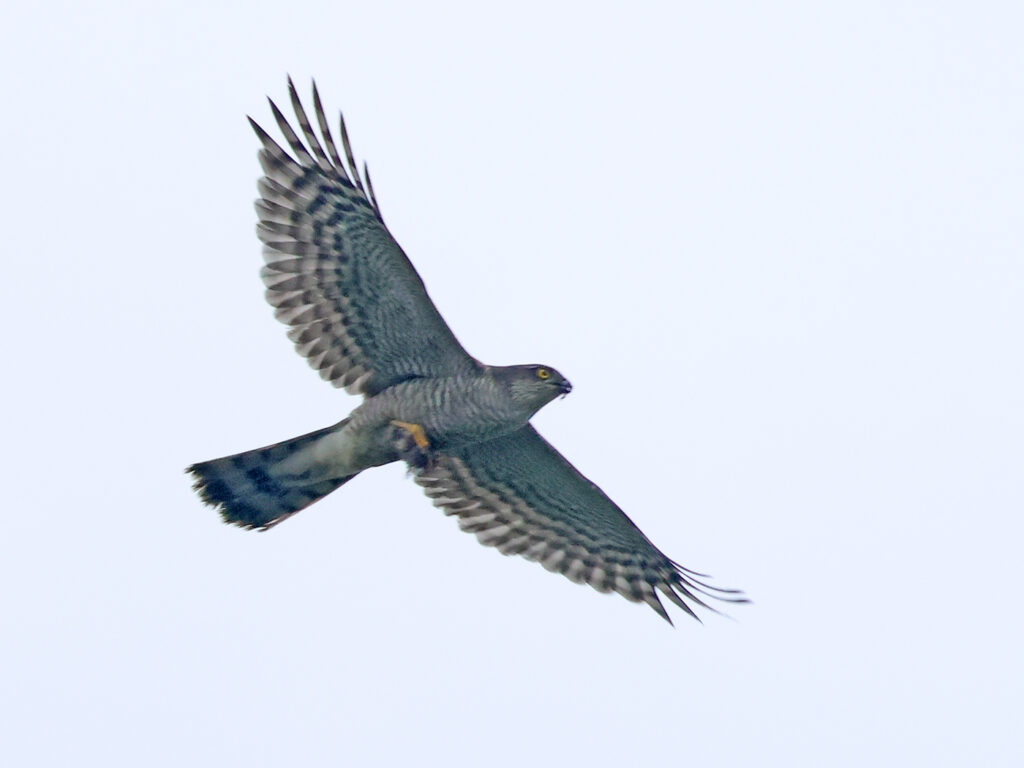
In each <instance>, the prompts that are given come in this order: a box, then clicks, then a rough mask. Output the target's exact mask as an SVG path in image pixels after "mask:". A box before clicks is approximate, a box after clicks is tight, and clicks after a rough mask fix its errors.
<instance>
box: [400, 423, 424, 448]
mask: <svg viewBox="0 0 1024 768" xmlns="http://www.w3.org/2000/svg"><path fill="white" fill-rule="evenodd" d="M391 424H392V425H393V426H396V427H400V428H401V429H404V430H405V431H406V432H408V433H409V434H410V435H412V439H413V441H414V442H415V443H416V445H418V446H419V447H420V448H422V449H423V450H426V449H427V448H429V447H430V441H429V440H427V433H426V432H424V431H423V427H421V426H420V425H419V424H410V423H409V422H408V421H392V422H391Z"/></svg>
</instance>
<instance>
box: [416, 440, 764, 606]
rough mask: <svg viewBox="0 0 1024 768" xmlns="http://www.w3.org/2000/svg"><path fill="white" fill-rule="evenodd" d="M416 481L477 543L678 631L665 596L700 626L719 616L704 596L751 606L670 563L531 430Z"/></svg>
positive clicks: (435, 463) (451, 455) (453, 455)
mask: <svg viewBox="0 0 1024 768" xmlns="http://www.w3.org/2000/svg"><path fill="white" fill-rule="evenodd" d="M413 473H414V476H415V479H416V482H417V483H418V484H419V485H421V486H422V487H423V488H424V490H425V492H426V494H427V496H429V497H430V498H431V500H433V502H434V505H435V506H437V507H440V508H441V509H442V510H444V513H445V514H446V515H455V516H456V517H458V519H459V527H460V528H462V530H464V531H468V532H469V533H475V534H476V537H477V539H478V540H479V541H480V543H481V544H486V545H488V546H492V547H497V548H498V550H499V551H500V552H501V553H502V554H506V555H522V556H523V557H525V558H527V559H528V560H535V561H538V562H540V563H541V565H543V566H544V567H545V568H547V569H548V570H549V571H553V572H556V573H561V574H563V575H565V576H566V577H568V578H569V579H571V580H572V581H575V582H576V583H578V584H582V583H587V584H590V586H592V587H594V589H596V590H598V591H599V592H611V591H613V590H614V591H615V592H618V593H619V594H620V595H622V596H623V597H625V598H626V599H627V600H631V601H633V602H640V601H644V602H646V603H647V604H648V605H650V606H651V607H652V608H653V609H654V610H655V611H657V612H658V614H659V615H660V616H661V617H662V618H664V619H665V620H666V621H668V622H669V623H670V624H671V623H672V620H671V619H670V618H669V616H668V613H667V612H666V611H665V608H664V606H662V604H661V601H660V600H659V599H658V595H657V592H661V593H662V594H663V595H664V596H665V597H667V598H668V599H669V600H671V601H672V602H673V603H675V604H676V605H678V606H679V607H680V608H682V609H683V610H684V611H686V612H687V613H688V614H690V615H691V616H693V617H694V618H695V619H696V618H697V615H696V614H695V613H694V611H693V609H692V608H691V607H690V605H688V604H687V602H686V601H689V602H690V603H694V604H696V605H700V606H702V607H704V608H708V609H709V610H715V609H714V608H711V607H710V606H709V605H707V604H706V603H704V602H703V600H701V598H700V597H699V596H698V595H704V596H705V597H713V598H715V599H718V600H725V601H727V602H734V603H744V602H747V600H746V598H744V597H742V593H741V592H739V591H737V590H733V589H720V588H718V587H712V586H710V585H709V584H705V583H704V582H703V581H700V580H699V579H698V577H704V574H699V573H696V572H695V571H691V570H689V569H687V568H683V567H682V566H681V565H679V564H678V563H675V562H673V561H672V560H670V559H669V558H667V557H666V556H665V555H664V554H662V553H661V551H660V550H659V549H658V548H657V547H655V546H654V545H653V544H652V543H651V542H650V541H649V540H648V539H647V537H646V536H644V535H643V533H641V531H640V529H639V528H637V527H636V525H634V524H633V521H632V520H630V519H629V518H628V517H626V515H625V513H624V512H623V511H622V510H621V509H619V507H618V506H616V504H615V503H614V502H613V501H612V500H611V499H609V498H608V497H607V496H606V495H605V494H604V492H603V491H602V490H601V489H600V488H598V487H597V486H596V485H594V483H592V482H590V481H589V480H588V479H587V478H585V477H584V476H583V475H581V474H580V473H579V472H578V471H577V470H576V468H575V467H573V466H572V464H570V463H569V462H568V461H566V459H565V458H564V457H563V456H562V455H561V454H560V453H559V452H558V451H556V450H555V449H554V448H552V447H551V445H550V444H548V442H547V441H546V440H544V438H542V437H541V436H540V435H539V434H538V433H537V431H536V430H535V429H534V428H533V427H532V426H530V425H529V424H527V425H526V426H525V427H523V428H522V429H520V430H518V431H516V432H514V433H512V434H511V435H506V436H505V437H500V438H497V439H495V440H490V441H487V442H484V443H476V444H474V445H472V446H470V447H468V448H466V449H464V450H459V451H445V452H444V453H441V454H439V455H435V456H433V457H432V459H431V461H430V462H429V463H428V464H427V466H426V467H425V468H422V469H415V468H414V469H413ZM705 578H706V577H705ZM698 620H699V619H698Z"/></svg>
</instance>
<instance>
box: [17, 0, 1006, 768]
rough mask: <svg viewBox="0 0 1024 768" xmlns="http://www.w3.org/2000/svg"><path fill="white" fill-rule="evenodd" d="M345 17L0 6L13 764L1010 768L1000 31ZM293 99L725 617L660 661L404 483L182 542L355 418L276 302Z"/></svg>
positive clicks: (949, 17) (624, 620)
mask: <svg viewBox="0 0 1024 768" xmlns="http://www.w3.org/2000/svg"><path fill="white" fill-rule="evenodd" d="M23 5H24V4H23ZM144 5H145V7H143V6H144ZM370 5H371V4H369V3H363V4H349V3H339V2H333V3H323V4H302V3H296V4H293V6H292V7H288V8H287V10H286V9H285V7H284V6H282V5H281V4H279V3H246V4H238V5H237V6H232V5H224V6H220V7H218V8H214V9H207V10H199V7H198V6H195V7H193V6H191V5H190V4H188V3H186V4H184V8H183V6H182V4H181V3H165V4H161V6H158V4H135V3H124V4H117V3H96V4H89V3H86V4H82V3H65V4H58V3H49V4H42V5H39V6H37V7H34V8H32V9H27V8H22V9H21V10H12V9H11V8H5V9H4V10H3V11H0V64H2V66H0V80H2V83H3V90H2V93H3V102H4V104H5V105H6V109H5V119H4V120H3V121H2V128H0V131H2V133H3V136H2V138H3V146H4V147H6V148H7V152H6V158H5V170H6V183H5V184H4V185H3V190H4V191H3V192H2V193H0V194H2V205H3V210H4V211H5V212H6V214H7V221H8V227H7V246H6V248H5V252H6V264H7V269H6V275H5V279H4V280H3V281H2V283H0V293H2V296H0V307H2V310H0V311H2V312H3V322H4V326H5V327H6V343H5V348H6V360H7V366H6V369H5V370H6V371H7V375H6V376H5V379H6V387H5V394H6V396H7V402H8V409H7V410H8V414H7V417H6V419H5V423H6V428H5V430H4V433H5V438H6V439H5V440H4V446H5V447H4V449H3V458H4V465H5V466H6V467H7V472H8V498H7V501H6V504H5V510H6V514H5V526H4V529H5V530H4V533H3V535H2V536H0V580H2V582H3V584H4V585H5V587H4V588H3V590H0V616H2V618H3V631H2V632H0V657H2V658H3V659H4V662H3V663H2V664H0V762H2V763H3V764H5V765H18V766H22V765H41V766H51V765H53V766H56V765H92V764H96V765H99V764H102V765H105V766H138V765H146V766H182V765H196V766H205V765H217V766H220V767H224V766H260V765H268V766H271V765H281V766H286V765H287V766H296V765H302V766H333V765H359V766H373V765H396V764H406V765H412V764H438V765H440V764H445V765H449V766H471V765H488V766H515V765H524V764H533V765H555V764H572V765H589V766H604V765H609V766H611V765H615V766H622V765H640V764H645V763H647V762H650V761H653V760H658V761H665V762H669V763H671V764H677V765H684V764H685V765H694V766H702V768H710V767H715V766H739V765H758V766H830V767H831V766H865V765H880V766H888V765H893V766H896V765H899V766H904V765H928V766H958V765H970V766H975V765H985V766H1011V765H1020V764H1021V762H1022V761H1024V744H1022V741H1024V737H1022V736H1021V735H1020V720H1021V711H1022V708H1024V707H1022V693H1021V691H1022V690H1024V662H1022V660H1021V651H1020V649H1021V647H1022V644H1024V637H1022V635H1024V632H1022V620H1021V618H1020V611H1019V609H1018V606H1017V598H1018V592H1019V589H1020V586H1021V584H1022V582H1024V566H1022V565H1021V553H1020V550H1021V540H1022V534H1024V524H1022V521H1021V513H1022V511H1024V482H1022V468H1024V403H1022V392H1024V355H1022V343H1021V335H1022V329H1024V223H1022V218H1021V212H1022V210H1024V181H1022V180H1024V153H1022V146H1024V144H1022V138H1021V137H1022V136H1024V54H1022V46H1021V40H1022V39H1024V38H1022V34H1024V12H1022V11H1021V10H1019V9H1020V6H1019V4H1015V3H1002V4H1000V3H976V4H971V5H970V7H969V8H968V6H967V5H966V4H952V3H898V2H897V3H892V2H887V3H849V4H846V7H845V8H837V7H835V6H836V4H822V3H732V4H725V3H716V4H710V3H671V4H669V3H666V4H663V5H660V6H659V5H658V4H647V5H645V7H646V8H647V10H637V8H636V7H630V8H629V10H628V11H626V10H615V6H612V5H607V4H599V6H598V7H595V6H593V5H591V4H586V5H584V4H579V5H573V4H564V5H560V6H559V9H553V8H552V7H550V6H548V5H546V4H537V5H532V4H528V3H527V4H522V3H520V4H516V6H514V8H513V7H508V8H507V9H506V10H503V11H501V12H496V11H491V10H486V9H484V8H482V7H481V6H480V5H479V4H465V5H461V4H450V3H449V4H446V3H431V4H422V5H421V4H417V5H416V6H413V5H412V4H408V5H406V4H386V3H382V4H372V5H373V8H369V7H367V6H370ZM630 5H631V6H635V5H636V4H630ZM158 7H160V8H161V9H160V10H157V8H158ZM622 7H623V8H625V4H623V6H622ZM286 73H291V74H292V75H293V76H294V77H295V78H296V82H297V83H298V84H299V85H300V90H301V91H302V92H303V93H304V94H305V93H307V92H308V83H309V78H310V77H311V76H315V77H316V78H317V80H318V83H319V85H320V88H321V93H322V95H323V97H324V101H325V104H326V105H327V106H328V108H329V109H331V110H335V109H337V108H339V107H341V108H343V109H344V110H345V113H346V117H347V119H348V122H349V128H350V131H351V134H352V140H353V144H354V147H355V150H356V153H357V155H358V156H359V157H360V158H361V159H362V158H365V159H367V160H368V162H369V165H370V169H371V172H372V174H373V179H374V184H375V187H376V189H377V192H378V198H379V200H380V203H381V206H382V209H383V212H384V216H385V219H386V220H387V222H388V224H389V226H390V227H391V229H392V231H393V232H394V234H395V235H396V237H397V238H398V240H399V242H400V243H401V244H402V245H403V247H404V248H405V249H406V251H407V252H408V253H409V255H410V257H411V258H412V260H413V261H414V263H415V264H416V266H417V268H418V269H419V271H420V273H421V275H422V276H423V278H424V280H425V281H426V283H427V287H428V289H429V290H430V293H431V295H432V296H433V298H434V300H435V301H436V303H437V304H438V306H439V308H440V310H441V312H442V313H443V314H444V316H445V317H446V318H447V320H448V321H449V323H450V324H451V325H452V327H453V329H454V330H455V332H456V334H457V335H458V336H459V338H460V340H461V341H462V342H463V343H464V345H465V346H466V347H467V349H469V350H470V352H472V353H473V354H475V355H476V356H477V357H480V358H481V359H483V360H485V361H487V362H492V363H514V362H534V361H544V362H547V363H550V364H552V365H556V366H557V367H558V368H559V370H561V371H562V372H563V373H565V374H566V375H567V376H568V377H569V378H570V379H571V380H572V381H573V383H574V385H575V387H576V389H575V391H574V392H573V394H572V395H571V396H570V397H569V398H567V399H566V400H560V401H557V402H556V403H554V404H552V405H551V406H549V407H548V408H546V409H545V410H544V411H543V412H542V413H541V414H540V415H539V416H538V418H537V419H536V421H535V423H536V424H537V426H538V428H539V429H540V430H541V431H542V432H543V433H544V434H545V436H547V437H548V439H550V440H551V441H552V442H553V443H554V444H555V445H557V446H558V448H559V449H560V450H561V451H562V452H563V453H565V454H566V455H567V456H568V457H569V458H570V459H571V460H572V461H574V462H575V463H576V464H577V466H578V467H579V468H580V469H581V470H582V471H583V472H584V473H586V474H587V475H588V476H590V477H591V478H592V479H593V480H595V481H596V482H597V483H599V484H600V485H601V486H602V487H603V488H604V489H605V490H606V491H607V492H608V493H609V494H610V495H611V496H612V498H614V499H615V500H616V501H617V502H618V503H619V504H620V505H621V506H622V507H623V508H624V509H625V510H626V511H627V513H628V514H629V515H630V516H631V517H632V518H633V519H634V520H635V521H636V522H637V523H638V524H639V525H640V526H641V527H642V528H643V530H644V531H645V532H646V533H647V534H648V536H649V537H650V538H651V539H652V540H653V541H654V542H655V543H656V544H657V545H658V546H659V547H660V548H662V549H663V550H665V552H666V553H668V554H669V555H670V556H672V557H673V558H675V559H677V560H679V561H680V562H682V563H683V564H685V565H687V566H690V567H692V568H695V569H698V570H704V571H707V572H710V573H713V574H714V575H715V577H716V580H717V583H720V584H723V585H726V586H736V587H741V588H743V589H745V590H746V591H747V592H748V593H749V595H750V596H751V597H752V598H753V600H754V601H755V604H754V605H753V606H747V607H738V608H736V609H735V610H733V611H732V614H733V616H734V618H735V620H734V621H730V620H726V619H721V618H718V617H715V616H707V618H706V621H705V624H704V625H703V626H701V625H699V624H697V623H696V622H693V621H690V620H687V619H686V617H685V616H683V615H682V614H680V613H679V612H678V611H677V612H675V613H674V614H673V615H674V618H675V619H676V624H677V628H676V629H675V630H672V629H670V628H669V627H668V626H667V625H665V623H664V622H662V621H661V620H660V619H658V618H657V617H656V616H655V615H654V614H653V613H652V612H651V611H650V610H648V609H646V608H641V607H637V606H633V605H630V604H628V603H627V602H625V601H624V600H621V599H618V598H612V597H608V596H603V595H599V594H597V593H596V592H594V591H592V590H590V589H584V588H581V587H578V586H575V585H573V584H571V583H569V582H568V581H567V580H565V579H562V578H558V577H555V576H552V575H550V574H548V573H547V572H545V571H544V570H543V569H541V568H539V567H538V566H536V565H534V564H531V563H527V562H525V561H522V560H520V559H512V558H503V557H501V556H500V555H498V554H497V553H496V552H494V551H493V550H489V549H485V548H483V547H481V546H479V545H478V544H477V543H476V542H475V541H474V540H473V538H472V537H470V536H467V535H465V534H462V533H460V532H459V531H458V529H457V526H456V525H455V524H454V523H453V522H452V521H451V520H449V519H447V518H445V517H444V516H443V515H442V514H441V513H440V512H439V511H437V510H435V509H433V508H432V507H431V506H430V504H429V503H428V501H427V500H426V499H425V498H424V497H423V496H422V494H421V493H420V492H419V490H418V489H417V488H416V486H415V485H414V484H413V483H412V482H411V481H409V480H407V479H405V478H404V476H403V471H402V470H401V468H399V467H388V468H384V469H382V470H377V471H374V472H372V473H366V474H365V475H364V476H363V477H360V478H359V479H358V480H357V481H354V482H352V483H351V484H349V485H347V486H345V487H344V488H343V489H341V490H340V491H339V492H338V493H336V494H334V495H332V496H330V497H328V499H326V500H325V501H323V502H321V503H319V504H317V505H315V506H314V507H312V508H310V509H309V510H307V511H305V512H303V513H302V514H300V515H298V516H297V517H296V518H294V519H293V520H289V521H288V522H287V523H285V524H283V525H281V526H280V527H278V528H276V529H274V530H273V531H271V532H269V533H266V534H259V533H251V532H244V531H241V530H238V529H234V528H229V527H227V526H224V525H222V524H221V523H220V522H219V519H218V517H217V515H216V514H215V513H213V512H211V511H210V510H208V509H205V508H203V507H202V506H200V504H199V503H198V501H197V500H196V498H195V497H194V495H193V494H192V492H191V491H190V489H189V485H188V482H187V480H186V478H185V476H184V475H183V473H182V469H183V467H184V466H185V465H187V464H189V463H191V462H193V461H197V460H202V459H208V458H213V457H215V456H219V455H223V454H226V453H231V452H235V451H240V450H245V449H248V448H252V447H256V446H258V445H263V444H266V443H269V442H274V441H276V440H280V439H284V438H287V437H290V436H293V435H297V434H299V433H301V432H305V431H309V430H312V429H315V428H317V427H321V426H325V425H327V424H329V423H333V422H334V421H337V420H338V419H340V418H341V417H342V416H343V415H345V413H347V412H348V410H350V409H351V408H352V407H353V406H354V405H355V403H356V400H355V399H354V398H351V397H349V396H347V395H344V394H343V393H341V392H338V391H336V390H333V389H332V388H331V387H329V386H327V385H326V384H324V383H323V382H321V381H320V380H319V378H318V377H317V376H316V375H315V374H314V373H313V372H312V371H310V370H309V368H308V367H307V366H306V364H305V363H304V362H303V361H302V360H301V359H300V358H299V357H298V356H297V355H296V354H295V353H294V351H293V350H292V348H291V345H290V343H289V342H288V341H287V339H286V338H285V335H284V327H283V326H281V325H280V324H279V323H277V322H276V321H275V320H274V319H273V317H272V313H271V311H270V309H269V307H268V306H266V304H265V302H264V301H263V298H262V286H261V283H260V281H259V278H258V275H257V273H258V268H259V265H260V263H261V259H260V249H259V244H258V242H257V240H256V237H255V234H254V225H255V215H254V213H253V210H252V201H253V199H254V198H255V195H256V187H255V181H256V178H257V176H258V174H259V170H258V165H257V162H256V149H257V142H256V139H255V137H254V136H253V135H252V133H251V131H250V129H249V127H248V125H247V123H246V121H245V115H246V114H251V115H253V116H254V117H255V118H256V119H257V120H259V121H261V122H263V123H264V124H268V123H271V122H272V120H271V119H270V115H269V110H268V108H267V106H266V103H265V101H264V95H265V94H270V95H272V96H274V97H275V98H277V99H284V98H285V97H286V90H285V75H286Z"/></svg>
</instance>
